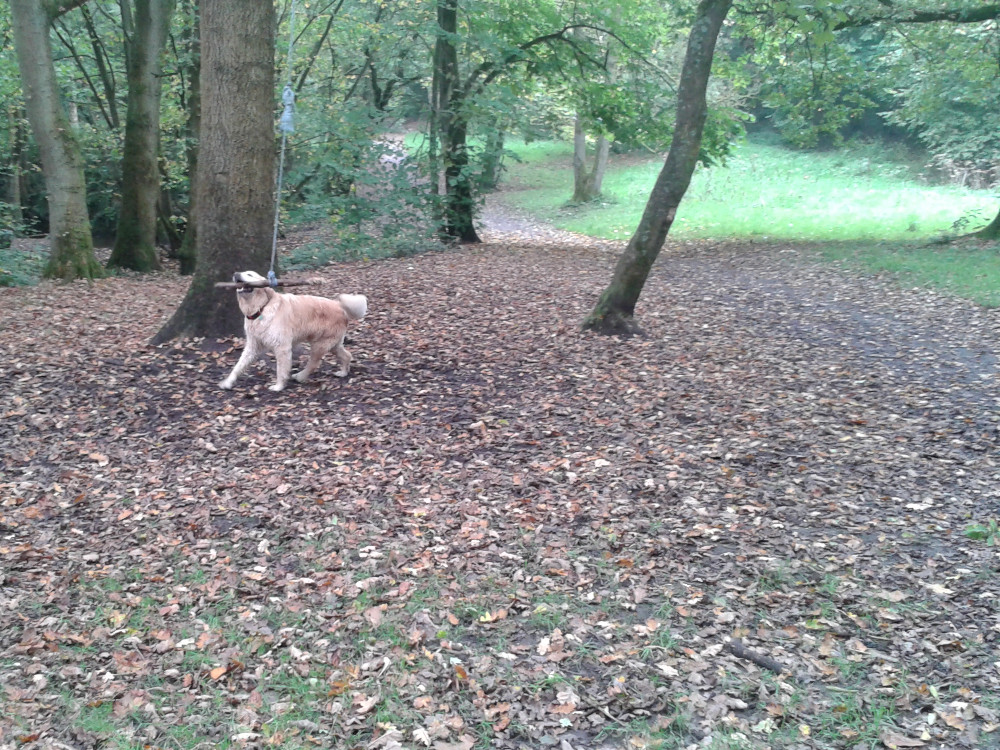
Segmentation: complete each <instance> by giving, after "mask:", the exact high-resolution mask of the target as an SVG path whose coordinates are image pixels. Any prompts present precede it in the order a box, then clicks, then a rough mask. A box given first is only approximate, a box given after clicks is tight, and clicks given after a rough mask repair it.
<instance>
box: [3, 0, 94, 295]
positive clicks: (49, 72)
mask: <svg viewBox="0 0 1000 750" xmlns="http://www.w3.org/2000/svg"><path fill="white" fill-rule="evenodd" d="M54 12H55V11H53V13H51V14H50V12H49V11H48V9H47V7H46V6H44V5H43V4H42V3H41V2H40V1H39V0H11V15H12V18H13V27H14V44H15V46H16V47H17V62H18V67H19V68H20V71H21V81H22V84H23V86H24V101H25V106H26V109H27V113H28V122H30V123H31V129H32V132H33V133H34V135H35V142H36V143H37V144H38V150H39V153H40V155H41V159H42V173H43V174H44V176H45V190H46V193H47V194H48V203H49V243H50V247H51V250H50V255H49V260H48V263H47V265H46V266H45V270H44V271H43V275H44V276H46V277H47V278H58V279H66V280H70V279H80V278H83V279H91V278H97V277H99V276H101V275H102V274H103V269H102V268H101V264H100V263H99V262H98V261H97V258H96V257H95V256H94V240H93V237H92V235H91V232H90V217H89V215H88V213H87V186H86V182H85V181H84V177H83V157H82V156H81V154H80V147H79V144H78V143H77V141H76V138H75V136H74V135H73V129H72V127H71V125H70V123H69V120H68V119H67V118H66V115H65V113H64V111H63V108H62V106H61V104H60V101H59V87H58V84H57V82H56V73H55V67H54V66H53V63H52V46H51V44H50V42H49V27H50V26H51V23H52V18H53V17H54Z"/></svg>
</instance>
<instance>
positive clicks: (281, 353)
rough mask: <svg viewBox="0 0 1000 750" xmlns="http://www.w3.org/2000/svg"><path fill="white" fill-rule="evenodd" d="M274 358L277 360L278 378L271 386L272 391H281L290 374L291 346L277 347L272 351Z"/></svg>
mask: <svg viewBox="0 0 1000 750" xmlns="http://www.w3.org/2000/svg"><path fill="white" fill-rule="evenodd" d="M274 358H275V359H277V360H278V378H277V380H275V381H274V385H272V386H271V390H272V391H283V390H285V386H286V385H287V384H288V377H289V375H291V374H292V345H291V344H287V345H284V346H279V347H277V348H276V349H275V350H274Z"/></svg>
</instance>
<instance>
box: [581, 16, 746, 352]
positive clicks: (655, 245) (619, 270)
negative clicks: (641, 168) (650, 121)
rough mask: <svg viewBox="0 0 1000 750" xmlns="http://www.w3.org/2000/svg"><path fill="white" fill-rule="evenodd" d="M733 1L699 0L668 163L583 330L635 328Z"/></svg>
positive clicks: (689, 162) (691, 162)
mask: <svg viewBox="0 0 1000 750" xmlns="http://www.w3.org/2000/svg"><path fill="white" fill-rule="evenodd" d="M731 5H732V0H701V2H700V3H699V4H698V11H697V16H696V18H695V21H694V23H693V24H692V26H691V32H690V34H689V35H688V44H687V53H686V55H685V57H684V65H683V67H682V68H681V79H680V84H679V86H678V90H677V118H676V124H675V126H674V137H673V141H672V142H671V144H670V151H669V152H668V153H667V159H666V162H665V163H664V165H663V169H661V170H660V174H659V176H658V177H657V178H656V184H655V185H654V186H653V190H652V193H651V194H650V196H649V200H648V202H647V203H646V208H645V210H644V211H643V214H642V218H641V219H640V220H639V226H638V228H637V229H636V230H635V234H633V235H632V238H631V239H630V240H629V243H628V245H627V246H626V248H625V251H624V252H623V253H622V255H621V257H619V259H618V263H617V265H616V266H615V270H614V274H613V276H612V278H611V282H610V283H609V284H608V286H607V288H606V289H605V290H604V292H603V293H602V294H601V297H600V299H599V300H598V301H597V305H596V306H595V307H594V309H593V310H592V311H591V313H590V315H589V316H588V317H587V319H586V320H585V321H584V323H583V328H584V329H585V330H593V331H598V332H600V333H612V334H625V335H631V334H634V333H638V332H639V327H638V326H637V325H636V323H635V320H634V317H633V316H634V314H635V305H636V302H637V301H638V299H639V295H640V294H641V293H642V288H643V286H645V284H646V278H647V277H648V276H649V270H650V268H652V266H653V262H654V261H655V260H656V258H657V256H658V255H659V253H660V250H661V249H662V248H663V243H664V242H665V241H666V238H667V233H668V232H669V231H670V227H671V225H672V224H673V222H674V217H675V216H676V214H677V207H678V205H680V202H681V199H682V198H683V197H684V193H685V192H686V191H687V188H688V185H689V184H690V182H691V175H692V174H693V173H694V168H695V166H696V165H697V163H698V153H699V150H700V149H701V136H702V132H703V130H704V127H705V118H706V116H707V113H708V107H707V102H706V93H705V92H706V90H707V88H708V79H709V75H710V74H711V71H712V58H713V57H714V55H715V43H716V40H717V39H718V37H719V31H720V29H721V28H722V22H723V21H724V20H725V18H726V14H727V13H728V12H729V8H730V7H731Z"/></svg>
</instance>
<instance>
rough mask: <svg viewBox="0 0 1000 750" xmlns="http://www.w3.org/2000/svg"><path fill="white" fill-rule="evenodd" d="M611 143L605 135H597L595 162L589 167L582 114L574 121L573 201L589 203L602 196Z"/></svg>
mask: <svg viewBox="0 0 1000 750" xmlns="http://www.w3.org/2000/svg"><path fill="white" fill-rule="evenodd" d="M610 151H611V144H610V143H608V139H607V138H605V137H604V135H599V136H597V143H596V144H595V147H594V164H593V166H592V167H591V168H590V169H588V168H587V134H586V133H585V132H584V130H583V122H582V121H581V120H580V116H579V115H577V116H576V120H575V121H574V122H573V202H574V203H587V202H588V201H593V200H597V199H598V198H599V197H601V185H602V183H603V182H604V173H605V172H606V171H607V169H608V153H609V152H610Z"/></svg>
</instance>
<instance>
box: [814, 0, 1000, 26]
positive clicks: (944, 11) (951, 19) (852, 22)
mask: <svg viewBox="0 0 1000 750" xmlns="http://www.w3.org/2000/svg"><path fill="white" fill-rule="evenodd" d="M882 5H884V6H885V7H886V13H885V14H884V15H874V16H858V17H857V18H848V19H846V20H844V21H841V22H839V23H837V24H835V25H834V27H833V30H834V31H840V30H841V29H851V28H858V27H860V26H871V25H873V24H876V23H886V22H888V23H941V22H945V23H983V22H985V21H995V20H997V19H1000V3H990V4H989V5H981V6H979V7H978V8H939V9H928V10H914V11H905V10H904V11H901V12H899V14H898V15H897V14H895V13H893V10H894V8H893V5H892V3H891V2H883V3H882Z"/></svg>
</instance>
